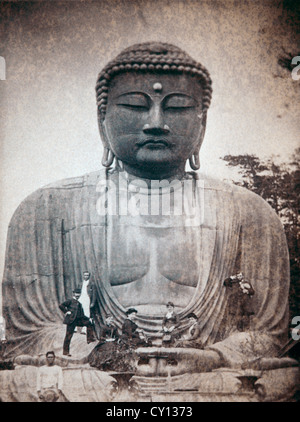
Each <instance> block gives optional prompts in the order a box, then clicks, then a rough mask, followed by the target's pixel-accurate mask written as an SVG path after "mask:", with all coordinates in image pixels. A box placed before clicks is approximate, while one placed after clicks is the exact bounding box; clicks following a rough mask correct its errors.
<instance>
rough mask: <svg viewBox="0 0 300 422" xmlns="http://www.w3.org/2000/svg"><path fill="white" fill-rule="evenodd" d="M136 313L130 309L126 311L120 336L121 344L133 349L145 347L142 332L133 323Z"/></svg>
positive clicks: (144, 338)
mask: <svg viewBox="0 0 300 422" xmlns="http://www.w3.org/2000/svg"><path fill="white" fill-rule="evenodd" d="M137 313H138V311H137V310H136V309H134V308H130V309H128V310H127V311H126V315H127V318H126V319H125V321H124V323H123V326H122V336H121V338H120V340H121V342H122V343H125V344H126V345H128V346H129V347H133V348H136V347H138V346H146V345H147V338H146V336H145V334H144V332H143V330H142V329H140V328H139V327H138V325H137V324H136V323H135V322H134V320H135V319H136V314H137Z"/></svg>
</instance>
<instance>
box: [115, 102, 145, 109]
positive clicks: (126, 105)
mask: <svg viewBox="0 0 300 422" xmlns="http://www.w3.org/2000/svg"><path fill="white" fill-rule="evenodd" d="M117 106H119V107H124V108H128V109H130V110H135V111H147V110H149V107H148V105H145V104H130V103H117Z"/></svg>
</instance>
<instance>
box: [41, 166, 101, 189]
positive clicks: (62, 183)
mask: <svg viewBox="0 0 300 422" xmlns="http://www.w3.org/2000/svg"><path fill="white" fill-rule="evenodd" d="M103 179H105V169H103V170H98V171H94V172H92V173H87V174H84V175H82V176H75V177H68V178H66V179H61V180H58V181H55V182H52V183H50V184H48V185H46V186H43V187H42V188H40V189H39V190H38V191H37V192H43V191H49V190H52V191H55V190H57V191H59V190H72V189H82V188H85V187H88V186H96V185H97V183H98V182H99V180H103Z"/></svg>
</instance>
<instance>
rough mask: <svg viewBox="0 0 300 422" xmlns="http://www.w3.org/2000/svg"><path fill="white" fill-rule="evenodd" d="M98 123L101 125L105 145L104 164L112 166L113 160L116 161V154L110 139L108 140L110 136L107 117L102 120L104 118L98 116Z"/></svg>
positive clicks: (100, 129) (101, 134) (100, 130)
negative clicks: (112, 149) (110, 144)
mask: <svg viewBox="0 0 300 422" xmlns="http://www.w3.org/2000/svg"><path fill="white" fill-rule="evenodd" d="M98 125H99V132H100V136H101V139H102V142H103V146H104V148H103V156H102V165H103V166H104V167H111V166H112V164H113V162H114V159H115V155H114V153H113V152H112V151H111V149H110V147H109V140H108V136H107V129H106V123H105V119H103V120H102V119H100V116H99V117H98Z"/></svg>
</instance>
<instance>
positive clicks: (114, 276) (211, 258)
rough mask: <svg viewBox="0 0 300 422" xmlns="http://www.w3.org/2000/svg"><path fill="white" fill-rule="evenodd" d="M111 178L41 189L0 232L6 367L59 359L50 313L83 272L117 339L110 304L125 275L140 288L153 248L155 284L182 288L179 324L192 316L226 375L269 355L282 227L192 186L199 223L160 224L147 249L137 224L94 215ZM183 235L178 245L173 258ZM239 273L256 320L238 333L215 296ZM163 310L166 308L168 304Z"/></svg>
mask: <svg viewBox="0 0 300 422" xmlns="http://www.w3.org/2000/svg"><path fill="white" fill-rule="evenodd" d="M114 177H115V176H114V175H113V174H112V175H109V173H108V172H106V171H100V172H95V173H91V174H88V175H85V176H82V177H78V178H71V179H66V180H63V181H60V182H57V183H54V184H51V185H48V186H46V187H44V188H42V189H39V190H38V191H36V192H34V193H33V194H32V195H30V196H29V197H28V198H27V199H25V200H24V201H23V202H22V203H21V205H20V206H19V208H18V209H17V211H16V212H15V214H14V216H13V218H12V220H11V222H10V225H9V229H8V238H7V249H6V261H5V271H4V278H3V314H4V317H5V320H6V329H7V334H6V337H7V339H8V344H7V352H6V353H7V356H15V355H18V354H25V353H28V354H31V355H35V354H39V353H44V352H45V351H47V350H52V349H54V350H56V351H59V350H60V348H61V347H62V345H59V344H58V341H57V340H56V338H57V336H58V334H59V335H60V338H61V330H64V327H63V325H62V320H63V315H62V313H61V311H60V310H59V304H60V303H62V302H63V301H65V300H66V299H67V298H70V297H72V290H73V289H74V288H75V287H76V286H77V285H78V282H79V280H80V279H81V275H82V272H83V271H84V270H87V269H88V271H89V272H90V273H91V275H92V277H93V279H94V280H93V281H94V283H95V286H96V295H97V301H96V308H97V312H98V315H99V320H100V321H103V320H104V319H105V316H106V315H107V314H108V313H110V314H112V315H113V316H114V318H115V321H116V325H117V326H118V328H119V329H121V327H122V324H123V321H124V320H125V318H126V315H125V311H126V306H127V305H126V304H127V302H126V300H127V299H126V298H125V299H124V300H125V302H124V303H121V302H122V301H120V300H119V299H118V298H120V297H124V292H125V293H126V289H127V288H128V289H129V291H130V289H133V288H134V286H135V285H134V283H133V282H132V280H130V275H131V274H135V279H136V278H137V277H138V276H139V274H140V276H139V277H140V279H141V280H148V279H147V278H145V277H147V274H149V273H151V268H153V266H152V267H151V265H152V264H151V260H149V259H150V258H149V256H150V255H151V253H152V255H153V251H152V252H151V251H148V249H147V247H148V246H147V245H148V243H149V248H150V244H151V245H152V246H153V245H155V246H154V255H155V256H156V261H155V262H156V267H157V268H158V272H157V277H158V278H159V280H160V282H161V284H162V285H164V284H163V283H164V281H166V286H167V285H168V286H169V284H167V283H173V281H174V280H175V284H174V283H173V284H170V289H169V290H170V292H171V293H172V294H174V295H175V298H176V297H177V296H178V297H179V298H180V291H181V288H183V289H185V290H186V292H188V293H187V294H190V298H189V300H188V301H186V302H185V304H184V306H183V307H182V308H180V310H179V312H178V314H179V318H180V320H182V321H184V318H185V316H186V315H187V314H188V313H190V312H194V313H195V314H196V315H197V316H198V318H199V320H198V321H199V331H200V336H199V345H201V347H204V348H208V349H211V350H215V351H217V352H218V353H219V355H220V356H221V358H222V359H223V362H224V364H225V365H227V366H235V365H240V364H242V363H243V362H244V361H245V360H248V361H249V360H251V359H255V358H256V357H259V356H274V355H276V353H277V351H278V348H280V346H281V345H282V344H283V343H284V342H285V341H286V336H287V326H288V291H289V260H288V249H287V243H286V239H285V235H284V231H283V228H282V225H281V222H280V220H279V218H278V217H277V215H276V214H275V212H274V211H273V210H272V209H271V207H270V206H269V205H268V204H267V203H266V202H265V201H264V200H263V199H262V198H260V197H259V196H257V195H255V194H254V193H252V192H250V191H248V190H246V189H243V188H240V187H238V186H235V185H227V184H224V183H223V182H219V181H215V180H213V179H209V178H205V177H202V176H201V180H202V184H201V195H199V197H201V198H202V199H201V201H202V202H201V207H200V209H199V211H197V212H199V213H201V216H200V215H199V216H198V217H199V218H198V223H197V224H190V225H189V224H185V223H186V220H187V219H185V223H184V224H183V225H182V223H180V224H181V225H180V224H179V226H178V225H177V220H176V218H174V219H173V220H172V218H171V220H172V221H171V223H168V218H165V219H163V222H162V224H161V226H160V227H158V231H157V232H155V233H156V234H155V236H156V238H155V243H153V242H152V240H151V239H152V238H153V236H152V235H153V233H154V229H153V227H152V228H151V227H150V229H149V230H150V231H149V232H147V230H148V226H147V224H148V223H147V221H146V220H145V221H144V220H143V219H142V220H143V221H142V222H140V220H141V219H140V220H138V221H139V222H138V223H136V224H135V223H134V224H135V226H134V224H132V222H133V221H137V220H134V217H132V216H131V217H128V216H121V217H119V216H117V215H115V216H111V215H109V216H108V215H104V214H105V213H103V212H101V210H99V206H100V207H101V206H103V201H102V199H103V195H105V189H104V190H103V186H104V184H103V183H104V181H107V178H108V179H111V180H113V178H114ZM103 192H104V193H103ZM101 198H102V199H101ZM101 201H102V202H101ZM104 202H105V201H104ZM101 204H102V205H101ZM102 211H103V210H102ZM197 212H196V213H197ZM196 217H197V216H196ZM180 218H181V219H182V217H180ZM166 222H167V223H166ZM177 226H178V227H179V229H178V227H177ZM131 227H132V229H131ZM174 227H175V229H174ZM176 227H177V228H176ZM151 230H152V231H151ZM157 233H158V234H157ZM144 236H146V237H144ZM182 236H185V237H184V239H185V240H184V245H183V246H182V248H181V250H180V251H181V252H180V251H179V249H178V251H179V252H178V251H177V249H176V245H177V244H178V243H180V242H181V240H182ZM143 239H144V242H143V244H142V243H141V242H142V241H143ZM147 239H149V242H148V240H147ZM160 239H161V242H165V243H160ZM164 239H165V240H164ZM170 239H171V240H170ZM150 240H151V241H150ZM139 242H140V243H139ZM151 242H152V243H151ZM162 244H163V245H164V246H163V247H161V245H162ZM141 246H142V247H141ZM155 248H156V249H155ZM130 251H135V253H133V252H130ZM182 251H185V252H184V256H183V255H182V253H183V252H182ZM148 252H149V253H148ZM150 252H151V253H150ZM177 253H178V255H177ZM152 255H151V256H152ZM147 257H148V258H149V259H148V258H147ZM144 258H145V259H144ZM168 260H170V262H171V264H172V265H169V266H168ZM189 268H190V270H189ZM172 271H173V272H172ZM238 271H242V272H243V274H244V276H245V278H246V279H247V280H249V281H250V282H251V285H252V286H253V288H254V291H255V294H254V296H253V297H252V298H251V300H252V307H253V309H254V315H253V317H252V319H251V323H250V326H249V328H248V330H247V331H246V332H239V331H238V329H237V325H236V321H235V316H234V312H232V306H229V305H230V303H229V302H230V294H229V293H228V290H227V289H226V287H225V286H224V285H223V282H224V280H225V279H226V278H227V277H229V276H230V275H232V274H235V273H236V272H238ZM121 276H124V280H125V281H124V280H123V279H122V277H121ZM143 277H144V278H143ZM155 277H156V276H155ZM152 281H153V282H154V279H153V280H152V279H151V277H150V276H149V280H148V281H147V283H148V285H149V300H152V299H151V297H152V296H151V294H153V296H155V295H156V296H159V294H160V292H159V290H158V291H157V292H156V291H155V285H154V284H153V287H152V284H151V283H152ZM114 283H115V284H116V285H114ZM136 286H137V289H138V288H139V286H140V284H138V283H137V284H136ZM174 286H175V287H174ZM176 286H177V287H176ZM122 289H123V290H122ZM137 289H136V290H137ZM176 289H177V290H176ZM116 292H119V296H118V295H117V294H116ZM137 294H138V293H136V295H137ZM144 296H145V294H144V293H143V295H142V297H143V298H144ZM134 297H135V296H134ZM185 297H188V296H185ZM128 300H129V299H128ZM130 300H133V299H130ZM163 300H165V303H167V302H168V301H169V300H170V298H169V297H164V298H163ZM143 301H144V302H145V300H144V299H143ZM143 301H141V303H139V304H142V305H143V304H144V302H143ZM125 305H126V306H125ZM133 305H134V303H133ZM145 305H147V303H145ZM137 324H138V325H139V327H140V328H142V329H144V331H145V332H146V333H147V334H149V335H155V334H156V333H158V332H159V331H160V330H161V326H162V316H160V315H158V314H157V313H155V312H154V313H153V315H151V313H150V314H149V312H148V313H147V312H145V313H143V312H139V313H138V315H137Z"/></svg>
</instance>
